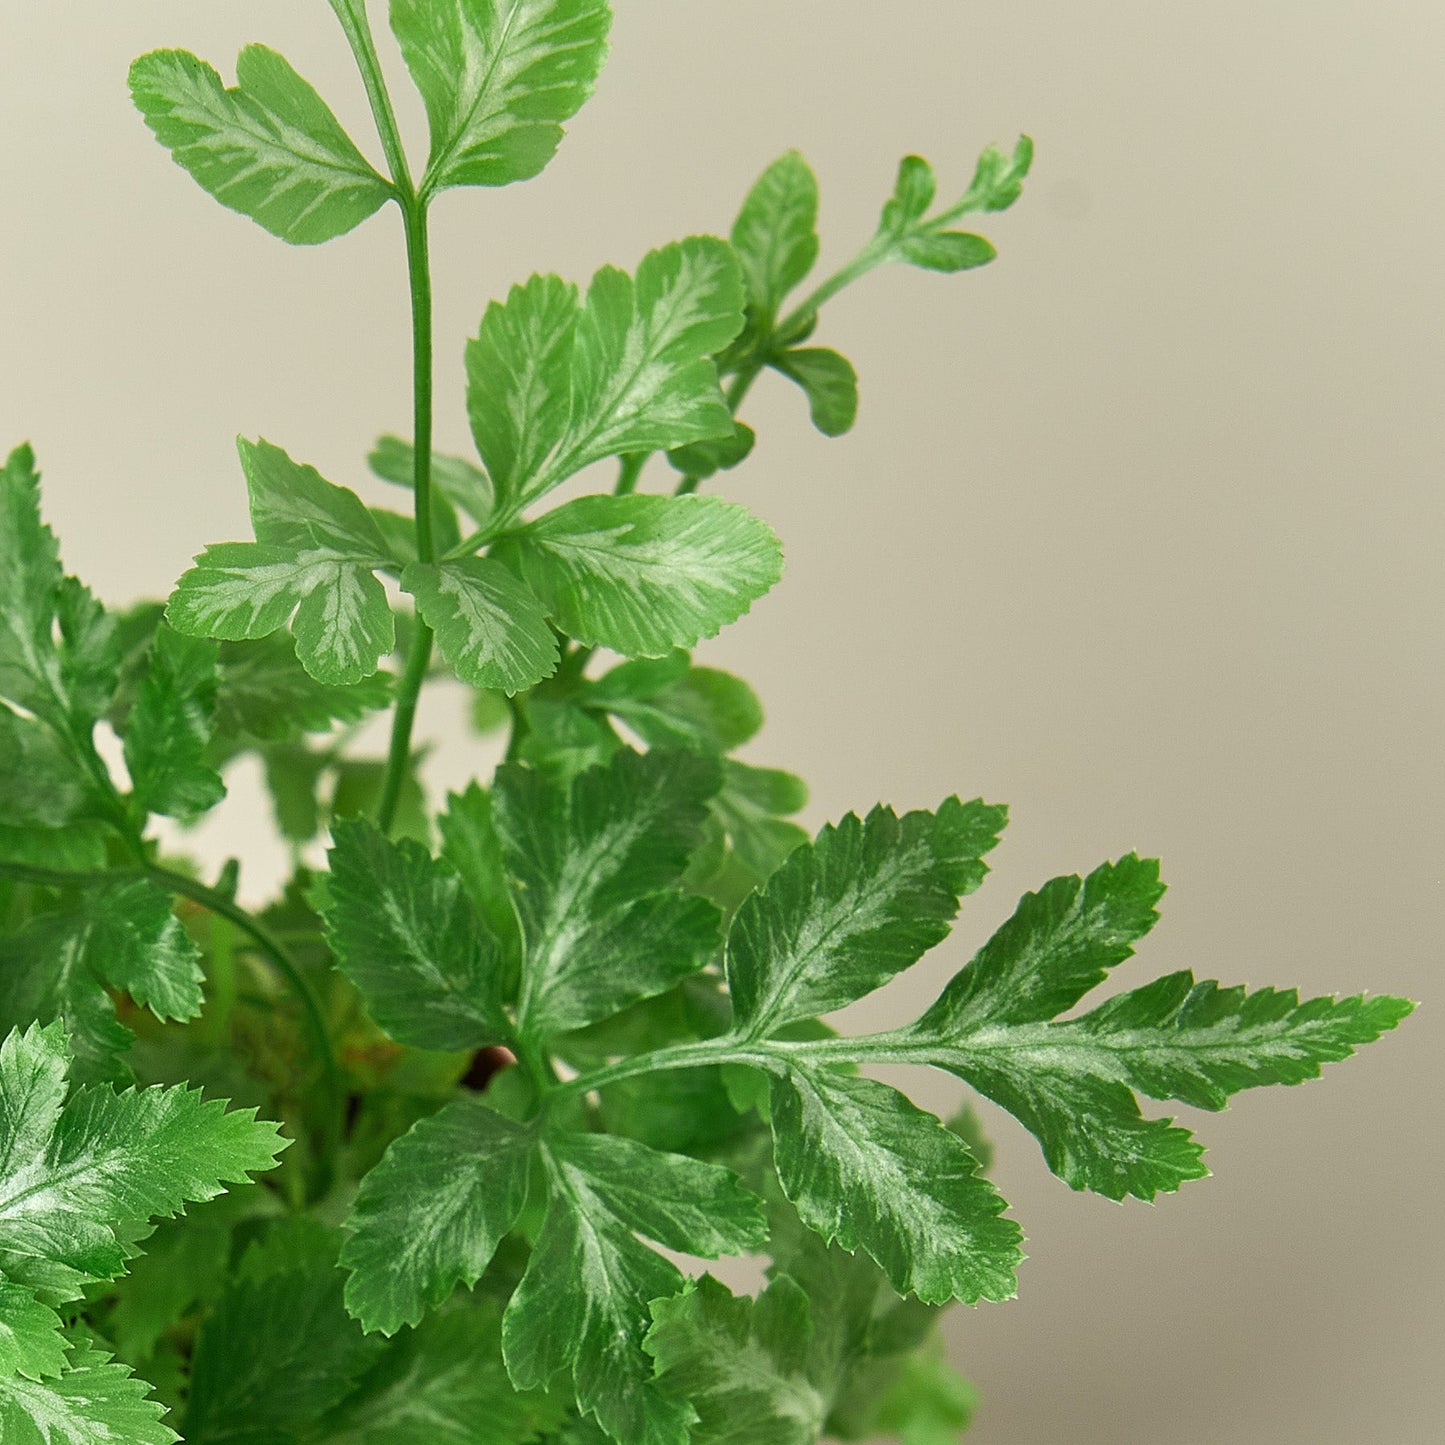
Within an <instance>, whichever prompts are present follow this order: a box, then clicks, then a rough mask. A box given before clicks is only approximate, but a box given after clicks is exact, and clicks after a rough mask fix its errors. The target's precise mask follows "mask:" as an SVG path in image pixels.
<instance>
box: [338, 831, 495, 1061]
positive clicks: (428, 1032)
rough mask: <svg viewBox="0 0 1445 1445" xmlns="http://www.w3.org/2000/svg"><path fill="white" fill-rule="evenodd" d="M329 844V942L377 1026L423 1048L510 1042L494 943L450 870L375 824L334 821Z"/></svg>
mask: <svg viewBox="0 0 1445 1445" xmlns="http://www.w3.org/2000/svg"><path fill="white" fill-rule="evenodd" d="M332 837H333V839H334V840H335V846H334V847H333V848H332V850H331V853H330V861H331V876H330V880H329V883H328V887H327V896H326V902H325V906H324V908H323V909H322V914H323V917H324V918H325V921H326V937H327V941H328V942H329V943H330V945H331V948H332V951H333V952H334V953H335V955H336V961H337V965H338V967H340V969H341V971H342V972H343V973H345V974H346V976H347V977H348V978H349V979H350V980H351V981H352V982H353V983H354V984H355V985H356V986H357V988H358V989H360V991H361V995H362V997H363V998H364V999H365V1000H366V1005H367V1008H368V1009H369V1010H370V1012H371V1015H372V1017H373V1018H374V1019H375V1020H376V1021H377V1023H378V1024H380V1025H381V1027H382V1028H383V1029H385V1030H386V1031H387V1033H389V1034H390V1035H391V1036H392V1037H393V1038H394V1039H396V1040H397V1041H398V1042H400V1043H404V1044H410V1045H411V1046H412V1047H413V1048H419V1049H476V1048H482V1047H484V1046H485V1045H487V1044H493V1043H498V1042H501V1041H502V1040H503V1039H506V1038H508V1037H509V1036H510V1029H509V1027H508V1024H507V1019H506V1016H505V1014H504V1013H503V1010H502V1000H501V997H500V995H499V994H498V992H497V969H496V953H497V944H496V941H495V939H493V937H492V936H491V934H490V933H488V932H487V931H486V930H485V928H484V927H483V925H482V922H481V920H480V919H479V918H478V917H477V914H476V910H475V909H473V907H472V905H471V902H470V900H469V899H468V897H467V895H466V893H465V892H464V890H463V889H462V883H461V879H460V877H459V876H458V875H457V873H456V871H455V870H454V869H453V868H452V867H451V865H450V864H449V863H446V862H443V861H441V860H438V859H433V858H432V857H431V855H430V854H429V853H428V852H427V850H426V849H425V848H423V847H421V846H420V845H419V844H417V843H414V842H412V841H411V840H410V839H407V838H403V839H402V840H401V841H400V842H396V843H393V842H392V841H390V840H389V839H388V838H387V837H386V836H385V834H383V833H381V832H380V831H379V830H378V829H377V828H376V826H375V825H374V824H373V823H370V822H362V821H355V822H349V821H342V822H338V823H336V824H335V825H333V827H332Z"/></svg>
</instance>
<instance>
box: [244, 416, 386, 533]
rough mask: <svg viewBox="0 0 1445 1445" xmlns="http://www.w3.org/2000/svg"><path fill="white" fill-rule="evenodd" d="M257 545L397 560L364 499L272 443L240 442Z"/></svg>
mask: <svg viewBox="0 0 1445 1445" xmlns="http://www.w3.org/2000/svg"><path fill="white" fill-rule="evenodd" d="M236 447H237V450H238V451H239V453H240V456H241V469H242V471H244V472H245V474H246V489H247V491H248V492H249V494H250V498H251V525H252V527H254V528H255V531H256V540H257V541H258V542H263V543H265V544H266V545H267V546H272V547H294V548H295V549H296V550H298V551H303V552H304V551H306V550H308V549H310V548H313V547H323V548H325V549H326V550H327V551H329V552H335V553H336V554H337V555H338V556H342V557H355V558H373V559H376V560H377V561H378V562H379V561H381V560H395V559H394V558H392V557H391V554H390V550H389V549H388V547H387V543H386V539H385V538H384V537H383V536H382V534H381V531H380V529H379V528H378V526H377V524H376V520H375V519H374V518H373V517H372V515H371V513H370V512H368V511H367V509H366V506H365V504H364V503H363V502H362V500H361V498H360V497H358V496H357V495H356V493H355V492H353V491H351V490H350V489H349V488H347V487H338V486H336V485H335V483H333V482H328V481H327V480H326V479H325V478H324V477H323V476H322V475H321V473H320V472H318V471H317V470H316V468H315V467H311V466H306V465H305V464H303V463H301V462H297V461H293V460H292V459H291V457H289V456H288V455H287V454H286V453H285V452H284V451H283V450H282V449H281V448H280V447H278V446H273V445H272V444H271V443H270V442H268V441H264V440H262V441H254V442H251V441H247V440H246V439H245V438H244V437H242V438H241V439H240V440H239V441H238V442H237V443H236Z"/></svg>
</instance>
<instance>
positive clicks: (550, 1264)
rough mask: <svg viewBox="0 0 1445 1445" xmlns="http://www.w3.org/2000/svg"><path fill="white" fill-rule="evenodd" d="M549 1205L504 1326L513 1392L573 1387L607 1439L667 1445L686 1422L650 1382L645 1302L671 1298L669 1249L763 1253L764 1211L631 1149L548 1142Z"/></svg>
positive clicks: (685, 1163) (740, 1195) (692, 1163)
mask: <svg viewBox="0 0 1445 1445" xmlns="http://www.w3.org/2000/svg"><path fill="white" fill-rule="evenodd" d="M543 1157H544V1159H545V1162H546V1166H547V1182H548V1190H549V1194H550V1203H549V1205H548V1209H547V1215H546V1219H545V1220H544V1222H543V1225H542V1232H541V1234H540V1235H539V1237H538V1239H537V1243H536V1246H535V1248H534V1250H533V1252H532V1258H531V1260H530V1262H529V1263H528V1266H527V1273H526V1274H525V1275H524V1276H523V1278H522V1283H521V1284H520V1285H519V1286H518V1288H517V1292H516V1293H515V1294H514V1295H513V1296H512V1301H511V1303H510V1304H509V1305H508V1306H507V1312H506V1315H505V1316H504V1318H503V1322H502V1339H503V1350H504V1353H505V1355H506V1360H507V1368H508V1370H509V1371H510V1373H511V1377H512V1381H513V1383H514V1384H516V1385H517V1386H519V1387H520V1388H523V1389H532V1388H540V1389H546V1388H549V1387H551V1386H552V1383H553V1381H554V1380H555V1379H556V1377H557V1376H558V1375H559V1374H561V1373H563V1372H567V1373H570V1375H571V1380H572V1387H573V1390H574V1392H575V1395H576V1400H577V1405H578V1407H579V1409H581V1410H582V1411H583V1412H584V1413H586V1412H589V1411H590V1412H591V1413H593V1414H595V1415H596V1417H597V1419H598V1421H599V1422H600V1423H601V1425H602V1427H603V1428H604V1429H605V1430H606V1431H607V1432H608V1434H610V1435H611V1436H613V1437H614V1438H615V1439H617V1440H620V1441H627V1442H637V1445H674V1442H676V1441H677V1440H679V1439H683V1438H686V1425H687V1423H688V1421H689V1419H690V1417H691V1413H692V1412H691V1410H690V1409H689V1407H688V1406H687V1405H686V1404H685V1403H683V1402H682V1401H680V1400H677V1399H675V1398H672V1397H671V1396H669V1395H667V1394H665V1393H663V1392H662V1391H660V1390H658V1389H657V1388H656V1387H655V1386H654V1385H653V1384H652V1382H651V1376H652V1365H651V1361H650V1360H649V1359H648V1357H647V1356H646V1354H645V1353H644V1352H643V1349H642V1340H643V1336H644V1334H645V1333H646V1329H647V1306H648V1303H649V1301H651V1300H654V1299H658V1298H660V1297H664V1296H667V1295H671V1294H674V1293H676V1292H677V1291H678V1290H679V1289H680V1288H681V1287H682V1276H681V1275H680V1274H679V1273H678V1270H677V1268H676V1266H675V1265H673V1264H672V1263H671V1262H670V1261H668V1260H666V1259H664V1258H663V1257H662V1256H661V1255H660V1254H657V1253H655V1252H654V1251H653V1250H652V1249H650V1248H649V1247H648V1246H647V1245H645V1244H643V1243H641V1242H640V1241H639V1240H638V1239H637V1237H636V1233H635V1232H634V1231H636V1232H640V1233H642V1234H645V1235H647V1236H648V1237H649V1238H651V1239H654V1240H656V1241H657V1243H658V1244H661V1245H663V1246H664V1247H666V1248H669V1249H677V1250H686V1251H688V1252H689V1253H692V1254H701V1255H705V1256H715V1255H717V1254H718V1253H722V1252H729V1253H733V1252H741V1251H743V1250H747V1249H752V1248H755V1247H757V1246H758V1245H760V1244H761V1243H762V1241H763V1239H764V1238H765V1237H766V1225H765V1221H764V1217H763V1212H762V1204H761V1201H760V1200H758V1199H756V1198H755V1197H754V1196H753V1195H751V1194H750V1193H749V1192H748V1191H747V1190H746V1189H744V1188H743V1187H742V1185H741V1184H739V1182H738V1181H737V1179H736V1178H735V1176H733V1175H732V1174H731V1173H730V1172H729V1171H728V1170H726V1169H722V1168H720V1167H719V1166H717V1165H715V1164H705V1163H703V1162H702V1161H700V1160H697V1159H689V1158H686V1157H685V1156H683V1155H677V1154H661V1153H658V1152H657V1151H656V1150H652V1149H648V1148H647V1147H646V1146H645V1145H643V1144H639V1143H637V1141H635V1140H630V1139H622V1138H619V1137H617V1136H614V1135H603V1134H562V1135H558V1136H555V1137H553V1138H550V1139H548V1140H547V1141H546V1144H545V1146H544V1150H543Z"/></svg>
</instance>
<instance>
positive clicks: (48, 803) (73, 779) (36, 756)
mask: <svg viewBox="0 0 1445 1445" xmlns="http://www.w3.org/2000/svg"><path fill="white" fill-rule="evenodd" d="M90 788H91V780H90V779H89V777H88V776H87V774H86V772H85V770H84V769H83V768H82V767H81V766H80V765H79V763H78V761H77V760H76V758H75V757H74V755H73V754H72V753H71V752H70V751H69V750H68V749H66V748H65V747H63V746H62V745H61V743H60V741H59V740H58V739H57V738H56V736H55V734H54V733H53V732H52V731H51V730H50V729H49V728H47V727H46V726H45V725H44V724H43V723H40V722H37V721H35V720H34V719H32V718H22V717H18V716H16V714H14V713H12V712H11V711H10V710H9V709H8V708H6V707H5V706H4V705H3V704H0V827H4V828H47V829H48V828H61V827H64V826H65V825H66V824H67V823H70V822H73V821H75V820H76V818H77V816H78V815H79V814H80V813H81V812H82V811H83V809H84V807H85V804H86V800H87V798H88V795H89V793H90Z"/></svg>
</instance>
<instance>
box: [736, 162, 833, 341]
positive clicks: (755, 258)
mask: <svg viewBox="0 0 1445 1445" xmlns="http://www.w3.org/2000/svg"><path fill="white" fill-rule="evenodd" d="M817 226H818V182H817V178H816V177H815V176H814V175H813V172H812V171H811V170H810V169H809V167H808V163H807V161H805V160H804V159H803V157H802V156H801V155H800V154H799V153H798V152H797V151H788V152H787V153H786V154H784V155H782V156H780V157H779V158H778V159H777V160H775V161H774V162H773V163H772V165H770V166H769V167H768V168H767V170H765V171H764V172H763V173H762V175H761V176H760V177H759V178H758V180H757V182H756V183H755V184H754V186H753V188H752V190H751V191H749V192H748V197H747V200H745V201H744V202H743V208H742V210H741V211H740V212H739V213H738V218H737V220H736V221H735V222H734V223H733V230H732V243H733V249H734V250H735V251H736V252H737V255H738V260H739V262H741V264H742V268H743V278H744V280H745V281H746V283H747V295H748V304H749V305H750V306H751V307H752V308H753V309H754V311H755V312H756V314H757V317H758V328H759V330H760V331H763V332H766V331H768V330H769V329H770V328H771V326H772V322H773V320H774V318H775V317H776V316H777V314H778V308H779V307H780V306H781V305H782V303H783V299H784V297H786V296H787V294H788V293H789V292H790V291H791V290H792V289H793V288H794V287H795V286H796V285H797V284H798V283H799V282H800V281H802V280H803V278H804V277H805V276H807V274H808V272H809V271H811V270H812V269H813V265H814V263H815V262H816V261H817V259H818V230H817Z"/></svg>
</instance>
